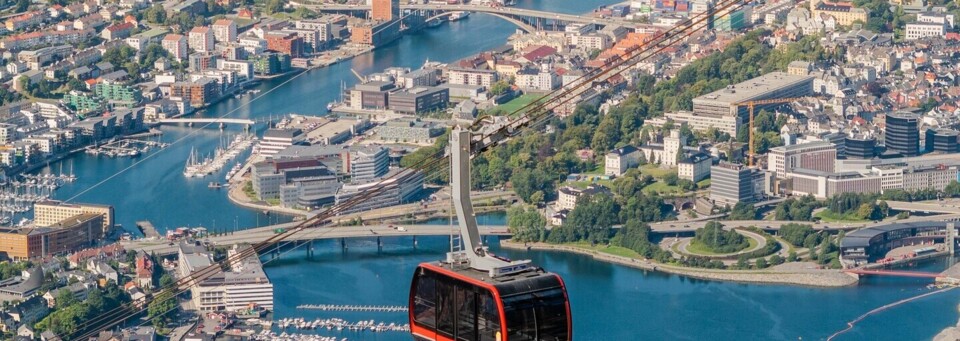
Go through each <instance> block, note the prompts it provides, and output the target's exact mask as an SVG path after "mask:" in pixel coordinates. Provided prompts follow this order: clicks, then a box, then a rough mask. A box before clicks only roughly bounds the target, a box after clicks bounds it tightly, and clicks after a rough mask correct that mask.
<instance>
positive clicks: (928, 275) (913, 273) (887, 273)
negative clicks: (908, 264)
mask: <svg viewBox="0 0 960 341" xmlns="http://www.w3.org/2000/svg"><path fill="white" fill-rule="evenodd" d="M843 272H846V273H848V274H855V275H858V276H867V275H869V276H893V277H914V278H933V279H936V278H939V277H943V275H942V274H940V273H936V272H920V271H901V270H865V269H848V270H843Z"/></svg>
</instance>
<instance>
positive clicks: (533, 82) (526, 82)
mask: <svg viewBox="0 0 960 341" xmlns="http://www.w3.org/2000/svg"><path fill="white" fill-rule="evenodd" d="M516 83H517V86H518V87H520V89H522V90H525V91H551V90H553V89H556V88H557V87H559V86H560V77H557V73H556V72H554V71H553V70H545V71H539V72H536V71H532V72H521V73H519V74H517V81H516Z"/></svg>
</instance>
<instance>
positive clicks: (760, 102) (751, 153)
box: [733, 97, 802, 167]
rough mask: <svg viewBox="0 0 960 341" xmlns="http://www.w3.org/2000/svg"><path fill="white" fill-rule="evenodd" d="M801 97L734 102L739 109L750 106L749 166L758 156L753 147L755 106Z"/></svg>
mask: <svg viewBox="0 0 960 341" xmlns="http://www.w3.org/2000/svg"><path fill="white" fill-rule="evenodd" d="M800 99H802V97H792V98H771V99H760V100H755V101H743V102H738V103H734V104H733V105H735V106H736V107H737V110H738V111H739V110H740V107H742V106H746V107H748V108H750V128H749V129H750V132H749V134H750V140H749V141H748V143H749V146H748V148H750V149H749V152H748V153H747V166H750V167H753V158H754V157H755V156H756V152H754V147H753V108H754V107H755V106H757V105H767V104H783V103H790V102H793V101H796V100H800Z"/></svg>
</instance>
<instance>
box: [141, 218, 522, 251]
mask: <svg viewBox="0 0 960 341" xmlns="http://www.w3.org/2000/svg"><path fill="white" fill-rule="evenodd" d="M298 223H299V222H292V223H286V224H278V225H272V226H265V227H258V228H252V229H247V230H241V231H236V232H235V233H233V234H226V235H219V236H212V237H207V238H203V240H204V241H205V242H206V241H209V242H210V244H213V245H223V246H229V245H233V244H237V243H250V244H255V243H259V242H262V241H264V240H267V238H270V237H273V236H274V235H276V234H277V229H291V228H293V227H294V226H296V225H297V224H298ZM397 226H402V227H403V229H404V231H400V230H399V229H394V228H391V227H390V226H388V225H368V226H338V227H326V226H324V227H315V228H309V229H305V230H303V231H300V232H299V233H297V234H296V235H293V236H291V237H290V238H287V239H286V241H285V242H287V241H289V242H309V241H313V240H323V239H343V240H345V239H351V238H378V239H379V238H383V237H420V236H450V235H454V234H459V232H460V230H459V228H458V227H456V226H449V225H397ZM480 234H481V235H484V236H510V231H509V229H508V228H507V227H506V226H502V225H481V226H480ZM122 243H123V246H124V248H126V249H128V250H137V251H140V250H143V251H145V252H147V253H152V252H155V253H156V254H158V255H172V254H175V253H177V245H176V243H171V242H169V241H166V240H148V239H141V240H134V241H124V242H122ZM170 244H173V245H170Z"/></svg>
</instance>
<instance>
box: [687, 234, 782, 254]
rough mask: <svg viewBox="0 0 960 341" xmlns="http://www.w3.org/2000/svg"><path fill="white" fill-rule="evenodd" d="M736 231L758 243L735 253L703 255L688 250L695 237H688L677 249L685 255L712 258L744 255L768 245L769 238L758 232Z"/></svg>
mask: <svg viewBox="0 0 960 341" xmlns="http://www.w3.org/2000/svg"><path fill="white" fill-rule="evenodd" d="M734 231H736V232H737V233H739V234H741V235H743V236H745V237H747V238H750V239H753V240H755V241H757V245H755V246H754V247H751V248H747V249H746V250H740V251H737V252H734V253H725V254H716V255H701V254H698V253H693V252H690V251H689V250H687V246H690V242H692V241H693V238H687V239H684V240H681V241H680V244H679V245H677V249H678V250H680V253H682V254H684V255H686V256H700V257H707V258H712V259H720V258H730V257H735V256H739V255H742V254H745V253H750V252H753V251H756V250H760V249H762V248H763V247H764V246H767V239H766V238H764V237H763V236H761V235H759V234H757V233H754V232H751V231H744V230H734Z"/></svg>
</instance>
